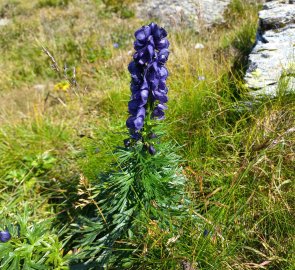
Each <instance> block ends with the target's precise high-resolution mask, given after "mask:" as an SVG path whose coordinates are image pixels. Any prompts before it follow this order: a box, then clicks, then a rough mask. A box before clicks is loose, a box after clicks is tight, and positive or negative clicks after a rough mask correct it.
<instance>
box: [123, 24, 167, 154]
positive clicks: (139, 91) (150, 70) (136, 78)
mask: <svg viewBox="0 0 295 270" xmlns="http://www.w3.org/2000/svg"><path fill="white" fill-rule="evenodd" d="M134 36H135V39H136V40H135V42H134V49H135V53H134V55H133V61H132V62H131V63H130V64H129V66H128V70H129V72H130V75H131V83H130V89H131V99H130V101H129V103H128V112H129V114H130V116H129V118H128V119H127V121H126V126H127V128H128V129H129V131H130V136H131V138H132V139H134V140H135V141H138V140H142V142H144V141H145V138H144V136H143V131H147V132H148V133H150V131H151V130H147V129H148V127H146V126H145V121H146V119H155V120H162V119H164V118H165V113H164V110H166V109H167V106H166V105H165V103H167V102H168V97H167V93H168V88H167V86H166V80H167V77H168V70H167V68H166V67H165V64H166V62H167V60H168V57H169V50H168V47H169V41H168V40H167V38H166V37H167V32H166V30H165V29H164V28H162V27H159V26H158V25H157V24H155V23H150V24H149V25H146V26H142V27H141V28H140V29H138V30H137V31H135V34H134ZM147 139H148V138H147ZM148 151H149V153H150V154H151V155H154V154H155V149H154V147H153V146H150V147H149V149H148Z"/></svg>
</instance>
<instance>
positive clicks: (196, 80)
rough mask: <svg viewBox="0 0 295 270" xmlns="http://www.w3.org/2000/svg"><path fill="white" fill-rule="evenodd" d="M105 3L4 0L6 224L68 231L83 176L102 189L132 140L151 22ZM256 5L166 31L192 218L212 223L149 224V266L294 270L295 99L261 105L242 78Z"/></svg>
mask: <svg viewBox="0 0 295 270" xmlns="http://www.w3.org/2000/svg"><path fill="white" fill-rule="evenodd" d="M104 2H105V3H103V2H102V1H99V0H97V1H95V0H93V1H78V0H69V1H61V0H31V1H17V0H13V1H10V0H0V7H1V9H0V15H1V17H5V18H8V19H10V23H9V24H8V25H6V26H0V27H1V29H0V30H1V32H0V54H1V60H0V69H1V76H0V85H1V90H0V91H1V92H0V97H1V98H0V190H1V193H0V198H1V200H0V216H1V217H2V218H3V219H4V220H7V222H12V223H13V222H14V220H15V216H22V215H23V213H24V211H27V210H26V209H28V208H29V209H30V215H29V217H28V220H29V221H28V222H37V223H38V222H39V221H41V220H44V219H45V220H46V219H49V218H50V220H53V223H52V224H54V226H52V234H58V233H57V229H56V228H58V229H60V228H61V227H62V226H64V225H67V224H70V223H71V222H73V221H74V219H75V216H76V215H78V214H79V211H82V210H79V208H76V207H75V206H76V204H77V201H78V200H79V198H80V197H79V196H80V195H81V194H79V188H81V184H83V181H81V179H82V180H83V179H88V180H87V181H89V183H91V184H92V185H95V180H96V178H97V175H98V174H99V173H101V172H103V171H104V170H106V169H108V167H109V165H110V164H111V162H112V161H113V159H114V156H113V155H112V151H113V149H114V148H115V147H116V146H118V145H122V141H123V139H125V138H126V136H128V135H127V131H126V128H125V119H126V118H127V112H126V111H127V106H126V105H127V101H128V100H129V91H130V90H129V81H130V78H129V74H128V71H127V68H126V67H127V65H128V63H129V62H130V59H131V54H132V50H133V47H132V42H133V32H134V30H135V29H137V28H138V27H139V26H141V25H143V24H146V23H148V22H145V21H142V20H139V19H136V18H134V17H132V9H131V8H126V7H125V6H123V5H118V4H116V3H117V2H116V1H113V2H112V1H104ZM129 2H130V1H129ZM105 4H107V7H106V6H105ZM128 4H129V3H128ZM258 10H259V5H258V4H253V3H252V4H251V3H248V2H247V1H238V0H235V1H233V3H232V5H231V6H230V9H229V11H228V12H227V15H226V19H227V20H226V23H224V24H222V25H220V26H216V27H213V28H212V29H210V30H208V29H203V30H202V31H201V32H200V33H195V32H194V31H192V30H184V31H181V32H173V31H169V40H170V43H171V55H170V59H169V62H168V69H169V71H170V77H169V80H168V85H169V90H170V92H169V96H170V100H169V110H168V111H167V120H165V129H166V130H167V135H166V140H170V141H173V142H174V143H176V144H178V145H180V146H181V147H180V150H179V154H180V155H181V156H182V158H183V160H184V161H183V164H181V166H182V167H183V172H184V174H185V175H186V176H187V178H188V183H187V193H188V195H189V196H190V198H191V200H192V205H191V213H192V216H194V217H195V216H198V217H199V218H200V219H201V220H202V221H204V222H203V223H202V224H203V225H202V226H200V225H199V224H196V223H195V219H194V218H192V219H191V220H187V221H186V222H184V224H182V229H181V230H173V228H171V230H170V231H167V232H163V231H162V230H161V229H160V226H159V225H158V224H156V223H155V222H153V220H151V221H150V223H149V224H148V226H149V233H148V234H147V235H146V238H145V239H138V243H134V244H135V245H136V244H138V246H140V247H141V251H140V252H139V253H138V254H139V256H138V262H139V265H140V267H141V268H140V269H181V267H182V266H181V265H182V264H190V265H191V266H192V267H194V268H195V269H216V270H217V269H277V270H283V269H285V270H291V269H294V268H295V257H294V254H295V250H294V249H295V244H294V243H295V242H294V240H295V239H294V238H295V237H294V235H295V226H294V218H295V215H294V214H295V212H294V199H295V198H294V194H295V193H294V187H295V186H294V183H295V182H294V176H295V171H294V161H295V154H294V153H295V135H294V134H295V132H294V123H295V121H294V119H295V96H294V94H289V95H288V96H286V95H284V94H281V95H279V96H278V97H277V98H274V99H265V100H264V101H263V102H258V103H256V102H252V100H251V98H250V97H249V96H248V89H247V88H246V87H245V85H244V83H243V79H242V77H243V72H244V70H245V66H246V63H247V54H248V53H249V51H250V49H251V46H252V45H253V43H254V40H255V32H256V28H257V12H258ZM196 43H202V44H204V49H195V44H196ZM42 47H44V48H46V49H47V50H48V52H50V54H51V55H53V57H54V59H55V61H56V65H57V66H58V67H59V71H56V70H53V69H52V68H51V67H50V65H51V64H52V60H51V59H50V57H48V55H46V53H45V52H44V50H42ZM65 65H66V69H65V68H64V67H65ZM74 70H75V71H74ZM74 75H75V78H74ZM73 79H75V80H76V81H77V85H75V83H74V82H73ZM69 81H70V82H71V83H72V84H70V83H69ZM281 88H282V90H284V84H282V86H281ZM282 92H283V91H282ZM79 181H80V182H79ZM86 199H87V198H86ZM89 199H90V198H89ZM3 226H4V225H2V224H1V222H0V227H1V228H2V227H3ZM204 232H205V233H204ZM60 240H63V239H62V238H61V239H60ZM66 252H69V253H71V252H72V251H71V250H70V248H67V247H64V253H66ZM0 256H1V254H0ZM137 265H138V264H137ZM60 269H62V268H60Z"/></svg>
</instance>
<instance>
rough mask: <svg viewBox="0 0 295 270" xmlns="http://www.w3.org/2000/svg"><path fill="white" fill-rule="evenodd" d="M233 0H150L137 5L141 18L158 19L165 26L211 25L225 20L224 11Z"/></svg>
mask: <svg viewBox="0 0 295 270" xmlns="http://www.w3.org/2000/svg"><path fill="white" fill-rule="evenodd" d="M230 2H231V0H182V1H179V0H165V1H163V0H149V1H143V2H142V3H140V4H138V5H137V7H136V14H137V16H138V17H139V18H146V19H157V20H159V21H160V22H161V25H162V26H164V27H180V26H185V27H190V28H193V29H195V30H196V31H198V30H199V29H200V27H201V25H204V26H211V25H212V24H216V23H220V22H222V21H223V13H224V11H225V9H226V7H227V6H228V5H229V3H230Z"/></svg>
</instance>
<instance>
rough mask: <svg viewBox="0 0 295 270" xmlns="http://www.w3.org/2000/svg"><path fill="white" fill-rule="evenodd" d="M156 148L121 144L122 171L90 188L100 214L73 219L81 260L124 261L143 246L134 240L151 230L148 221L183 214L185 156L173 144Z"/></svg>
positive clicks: (119, 163)
mask: <svg viewBox="0 0 295 270" xmlns="http://www.w3.org/2000/svg"><path fill="white" fill-rule="evenodd" d="M156 147H157V153H156V154H155V155H150V154H149V153H148V152H147V151H145V150H144V147H143V144H141V143H140V144H137V145H136V146H134V147H132V148H129V149H125V148H120V149H118V150H117V151H116V153H115V154H116V155H117V157H118V158H117V163H116V164H115V165H114V166H115V168H116V169H117V170H115V171H112V172H109V173H107V174H105V175H102V176H101V177H100V178H99V179H98V181H99V182H98V183H97V185H95V186H94V187H89V188H88V193H90V195H89V196H88V198H91V199H92V202H90V201H89V203H90V204H91V203H92V204H93V206H94V207H95V209H96V210H95V215H94V216H91V217H85V216H84V217H80V218H79V220H77V222H76V224H73V230H72V235H71V237H72V238H74V239H75V242H76V247H77V248H78V250H79V252H78V253H77V254H76V256H75V257H76V258H77V260H78V261H80V262H81V261H82V262H85V263H86V264H87V263H90V264H89V265H91V262H93V261H95V263H96V264H97V265H98V266H100V267H103V266H109V265H116V266H118V265H121V264H120V263H119V262H121V259H122V258H126V257H128V256H130V255H131V254H132V253H134V252H135V250H136V249H138V248H140V247H134V246H132V244H131V242H132V238H133V237H134V236H135V235H136V237H140V235H142V234H144V233H145V232H146V228H145V226H144V224H148V222H147V220H150V219H152V220H157V221H161V223H162V224H165V220H166V221H168V219H169V216H170V215H181V213H180V211H178V209H179V208H181V207H182V204H183V195H184V194H183V185H184V181H185V178H184V177H183V176H182V174H181V171H180V168H179V162H180V159H179V157H178V156H177V155H176V154H175V153H174V151H173V146H172V145H171V144H167V143H166V144H165V143H162V144H158V145H157V146H156ZM82 201H83V202H84V205H83V207H86V206H85V200H83V199H82ZM88 206H89V205H88ZM118 251H120V252H118ZM92 265H93V264H92ZM89 267H90V266H89Z"/></svg>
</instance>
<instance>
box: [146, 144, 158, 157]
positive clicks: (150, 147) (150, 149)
mask: <svg viewBox="0 0 295 270" xmlns="http://www.w3.org/2000/svg"><path fill="white" fill-rule="evenodd" d="M148 150H149V153H150V154H151V155H155V154H156V149H155V148H154V146H153V145H150V146H149V148H148Z"/></svg>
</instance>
